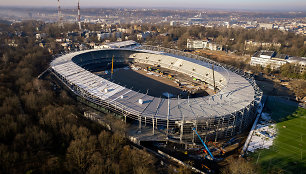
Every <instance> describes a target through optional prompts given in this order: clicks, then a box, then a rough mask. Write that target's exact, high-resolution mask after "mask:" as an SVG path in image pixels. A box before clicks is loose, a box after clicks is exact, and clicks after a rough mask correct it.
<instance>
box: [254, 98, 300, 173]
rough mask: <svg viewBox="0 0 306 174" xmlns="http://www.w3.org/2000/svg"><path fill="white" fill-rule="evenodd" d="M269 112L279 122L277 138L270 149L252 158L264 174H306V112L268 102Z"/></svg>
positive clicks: (279, 103) (273, 101)
mask: <svg viewBox="0 0 306 174" xmlns="http://www.w3.org/2000/svg"><path fill="white" fill-rule="evenodd" d="M265 107H266V108H265V111H266V112H269V113H271V115H272V119H273V120H275V121H276V122H277V129H278V133H277V137H276V139H275V141H274V144H273V146H272V147H270V149H265V150H259V151H257V152H256V153H254V154H252V155H251V156H252V158H253V161H254V163H257V164H259V165H260V168H261V170H260V173H294V174H302V173H306V109H303V108H297V106H295V105H294V104H290V103H286V102H283V101H278V100H277V99H275V98H270V99H269V98H268V100H267V103H266V106H265Z"/></svg>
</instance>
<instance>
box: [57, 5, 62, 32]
mask: <svg viewBox="0 0 306 174" xmlns="http://www.w3.org/2000/svg"><path fill="white" fill-rule="evenodd" d="M57 6H58V12H57V13H58V24H59V26H60V27H63V26H64V24H63V17H62V11H61V4H60V0H57Z"/></svg>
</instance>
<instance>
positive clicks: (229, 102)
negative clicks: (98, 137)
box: [50, 41, 262, 143]
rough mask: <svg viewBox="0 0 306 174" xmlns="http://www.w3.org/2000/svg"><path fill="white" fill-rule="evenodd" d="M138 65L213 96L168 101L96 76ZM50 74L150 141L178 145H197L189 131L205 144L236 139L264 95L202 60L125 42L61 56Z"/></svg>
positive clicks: (246, 79)
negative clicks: (181, 79)
mask: <svg viewBox="0 0 306 174" xmlns="http://www.w3.org/2000/svg"><path fill="white" fill-rule="evenodd" d="M136 64H137V65H149V66H152V67H158V68H163V69H167V70H169V71H171V72H178V73H180V74H184V75H185V76H186V77H190V78H192V79H196V81H197V82H199V83H203V84H205V85H207V87H208V88H207V89H208V90H209V89H210V90H212V89H213V91H215V93H213V94H210V95H205V96H193V97H191V96H190V97H189V95H188V97H186V96H185V97H184V96H183V95H176V94H175V95H171V97H169V93H171V91H167V92H168V97H167V96H158V95H150V92H145V91H146V90H147V89H144V90H135V89H133V88H131V87H126V85H125V84H119V83H116V82H114V81H112V80H111V79H109V78H104V77H103V76H100V75H98V74H96V73H94V72H96V71H97V70H103V71H104V72H107V71H112V70H110V67H111V66H115V69H120V68H121V69H122V68H124V67H131V65H132V66H133V65H136ZM50 70H51V72H52V73H53V74H55V75H56V76H57V77H58V79H60V80H61V81H62V82H63V84H65V85H66V86H67V87H68V88H69V89H70V90H71V91H72V92H73V93H75V94H76V95H77V96H80V97H82V98H84V99H86V100H87V101H90V102H91V103H94V104H96V105H99V106H101V107H103V108H107V109H108V110H110V111H112V112H114V113H117V114H120V115H121V116H123V117H124V118H125V119H130V120H134V122H135V121H137V124H138V126H137V130H138V132H139V133H140V134H141V130H143V129H144V128H146V129H148V128H150V130H151V133H150V134H152V135H157V132H161V133H162V134H161V135H163V136H166V137H167V138H168V139H171V140H175V141H179V142H181V143H183V142H184V143H191V142H193V143H194V142H195V141H197V140H196V138H195V136H194V132H193V130H192V128H196V130H197V132H198V133H199V134H200V135H201V137H202V138H203V139H204V140H205V141H208V140H213V141H218V140H221V139H224V138H230V137H233V136H235V135H237V134H240V133H242V132H243V131H246V130H248V129H249V128H250V126H251V125H252V123H253V122H254V119H255V117H256V111H257V108H258V107H259V105H261V104H260V102H261V98H262V92H261V91H260V89H259V88H258V87H257V85H256V83H255V81H254V79H253V78H252V77H250V76H249V75H248V74H245V73H243V72H241V71H238V70H235V69H233V68H231V67H226V66H225V65H221V64H219V63H217V62H214V61H211V60H209V59H207V58H204V57H201V56H197V55H193V54H189V53H185V52H181V51H177V50H172V49H165V48H160V47H153V46H140V47H139V46H137V47H131V43H129V42H127V41H126V42H121V43H116V45H115V46H114V45H113V46H109V47H107V48H100V49H92V50H86V51H78V52H73V53H69V54H66V55H62V56H60V57H57V58H55V59H54V60H53V61H52V62H51V66H50ZM114 74H116V71H115V73H114ZM125 78H126V77H125ZM136 83H137V82H136ZM148 83H150V82H148ZM150 90H153V91H154V89H150ZM155 90H156V91H162V89H155ZM157 136H158V135H157Z"/></svg>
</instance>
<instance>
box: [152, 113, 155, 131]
mask: <svg viewBox="0 0 306 174" xmlns="http://www.w3.org/2000/svg"><path fill="white" fill-rule="evenodd" d="M152 126H153V130H152V133H153V135H154V131H155V130H154V117H153V118H152Z"/></svg>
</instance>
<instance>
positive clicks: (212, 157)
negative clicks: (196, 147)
mask: <svg viewBox="0 0 306 174" xmlns="http://www.w3.org/2000/svg"><path fill="white" fill-rule="evenodd" d="M192 130H193V131H194V132H195V133H196V134H197V135H198V137H199V139H200V140H201V142H202V144H203V146H204V147H205V149H206V151H207V152H208V154H209V156H210V157H211V159H212V160H215V158H214V156H213V155H212V153H211V152H210V150H209V149H208V147H207V146H206V144H205V143H204V141H203V140H202V138H201V137H200V135H199V134H198V132H197V130H196V128H192Z"/></svg>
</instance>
